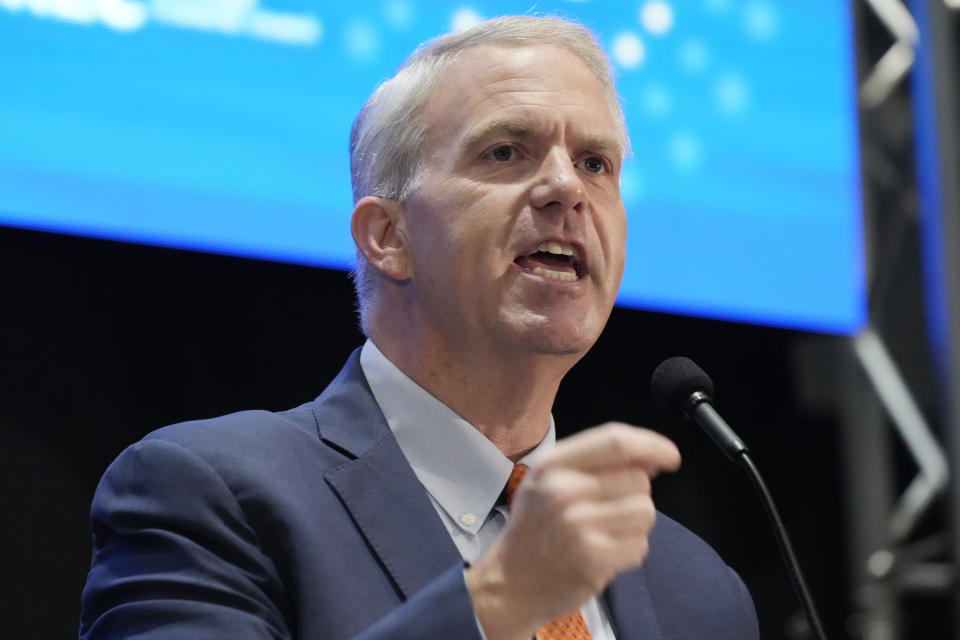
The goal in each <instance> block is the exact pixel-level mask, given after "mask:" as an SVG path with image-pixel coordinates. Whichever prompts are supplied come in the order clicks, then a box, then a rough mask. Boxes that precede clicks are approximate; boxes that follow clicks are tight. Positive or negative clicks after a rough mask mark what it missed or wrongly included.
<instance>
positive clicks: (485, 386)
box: [371, 330, 578, 462]
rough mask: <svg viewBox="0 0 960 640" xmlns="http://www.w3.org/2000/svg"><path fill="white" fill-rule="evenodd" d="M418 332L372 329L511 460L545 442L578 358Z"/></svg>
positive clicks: (406, 368) (407, 370) (406, 369)
mask: <svg viewBox="0 0 960 640" xmlns="http://www.w3.org/2000/svg"><path fill="white" fill-rule="evenodd" d="M415 335H416V334H415V333H409V334H408V333H405V332H402V331H393V332H378V331H373V330H372V331H371V339H372V340H373V341H374V343H375V344H376V345H377V348H379V349H380V351H381V352H382V353H383V354H384V356H386V357H387V359H388V360H390V361H391V362H392V363H393V364H394V365H396V367H397V368H398V369H400V370H401V371H402V372H403V373H404V374H406V375H407V376H408V377H410V379H412V380H413V381H414V382H416V383H417V384H418V385H420V386H421V387H423V388H424V389H426V390H427V392H429V393H430V394H431V395H432V396H433V397H435V398H437V399H438V400H440V401H441V402H443V403H444V404H445V405H447V406H448V407H450V408H451V409H452V410H453V411H455V412H456V413H457V414H458V415H459V416H460V417H462V418H463V419H464V420H466V421H467V422H469V423H470V424H471V425H473V426H474V428H476V429H477V430H478V431H480V432H481V433H482V434H483V435H484V436H486V438H487V439H488V440H490V441H491V442H492V443H493V444H494V445H496V447H497V448H498V449H500V451H501V452H502V453H503V454H504V455H505V456H506V457H507V458H509V459H510V460H513V461H514V462H516V461H517V460H519V459H520V458H522V457H523V456H524V455H525V454H526V453H528V452H529V451H531V450H532V449H533V448H534V447H536V446H537V444H539V443H540V441H541V440H542V439H543V437H544V435H546V433H547V430H548V429H549V427H550V409H551V407H552V406H553V401H554V398H555V397H556V395H557V389H558V387H559V386H560V381H561V380H562V379H563V376H564V375H565V374H566V372H567V371H568V370H569V369H570V367H571V366H573V363H574V362H576V360H577V359H578V358H577V357H576V356H571V355H553V354H541V353H529V352H508V353H499V354H496V355H491V353H489V351H476V352H463V351H462V350H460V351H454V350H451V349H448V348H444V346H442V345H438V344H436V343H432V342H430V341H424V340H417V339H415V338H414V337H413V336H415Z"/></svg>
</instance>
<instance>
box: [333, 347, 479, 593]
mask: <svg viewBox="0 0 960 640" xmlns="http://www.w3.org/2000/svg"><path fill="white" fill-rule="evenodd" d="M314 416H315V417H316V419H317V426H318V430H319V434H320V437H321V439H322V440H324V441H326V442H328V443H329V444H331V445H333V446H335V447H337V448H338V449H340V450H341V451H344V452H345V453H346V454H347V455H349V456H355V459H353V460H351V461H349V462H346V463H344V464H342V465H340V466H338V467H335V468H333V469H331V470H330V471H328V472H327V473H326V475H325V479H326V481H327V483H328V484H329V485H330V487H331V488H332V489H333V490H334V491H335V492H336V493H337V494H338V495H339V496H340V499H341V500H342V501H343V504H344V505H345V507H346V509H347V510H348V511H349V512H350V515H351V517H352V518H353V520H354V522H355V523H356V525H357V527H358V528H359V529H360V531H361V532H362V534H363V536H364V537H365V538H366V539H367V541H368V542H369V543H370V547H371V549H373V552H374V553H375V554H376V555H377V556H378V558H379V560H380V562H381V564H382V565H383V566H384V567H386V570H387V571H388V572H389V574H390V576H391V578H392V579H393V581H394V583H395V584H396V585H397V587H398V589H399V590H400V591H401V593H403V596H404V598H409V597H410V596H412V595H413V594H414V593H416V592H417V591H419V590H420V589H421V588H422V587H424V586H425V585H426V584H427V583H429V582H430V581H432V580H433V579H434V578H436V577H437V576H438V575H440V574H441V573H443V571H445V570H447V569H449V568H450V566H451V565H453V564H457V563H460V562H462V559H461V557H460V553H459V552H458V551H457V548H456V546H455V545H454V544H453V541H452V540H451V539H450V535H449V534H448V533H447V530H446V528H445V527H444V526H443V523H442V522H441V521H440V518H439V516H438V515H437V512H436V510H435V509H434V507H433V505H432V504H431V503H430V499H429V498H428V497H427V493H426V491H425V490H424V488H423V486H422V485H421V484H420V481H419V480H417V477H416V475H415V474H414V473H413V469H411V468H410V465H409V463H407V459H406V458H405V457H404V455H403V452H402V451H401V450H400V446H399V445H398V444H397V441H396V439H395V438H394V437H393V433H392V432H391V431H390V427H389V426H388V425H387V423H386V420H385V419H384V417H383V414H382V413H381V411H380V407H379V406H378V405H377V403H376V401H375V400H374V398H373V394H372V393H371V392H370V388H369V386H368V385H367V382H366V378H364V376H363V371H362V369H361V368H360V363H359V351H355V352H354V353H353V355H352V356H351V357H350V359H349V360H348V361H347V364H346V365H345V366H344V368H343V370H342V371H341V372H340V375H338V376H337V378H336V379H335V380H334V381H333V382H332V383H331V384H330V386H329V387H327V389H326V391H324V393H323V395H321V396H320V397H319V398H318V399H317V400H316V401H315V403H314Z"/></svg>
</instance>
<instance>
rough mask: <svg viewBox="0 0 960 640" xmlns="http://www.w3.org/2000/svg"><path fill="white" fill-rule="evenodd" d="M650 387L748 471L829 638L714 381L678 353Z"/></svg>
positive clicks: (796, 582) (817, 627) (807, 606)
mask: <svg viewBox="0 0 960 640" xmlns="http://www.w3.org/2000/svg"><path fill="white" fill-rule="evenodd" d="M650 386H651V388H652V390H653V396H654V397H655V398H656V399H657V402H658V403H659V404H660V406H661V407H662V408H663V410H664V411H665V412H666V413H668V414H670V415H673V416H677V415H679V416H683V417H686V418H687V419H689V420H691V421H692V422H695V423H697V424H698V425H700V427H701V428H702V429H703V430H704V431H706V432H707V435H708V436H710V439H711V440H713V441H714V443H716V445H717V446H718V447H720V449H721V450H722V451H723V452H724V453H725V454H726V455H727V457H728V458H730V460H732V461H733V462H736V463H737V464H739V465H740V466H741V467H742V468H743V469H744V471H746V473H747V477H749V478H750V482H751V483H752V484H753V486H754V488H755V489H756V490H757V492H758V493H759V494H760V501H761V503H762V504H763V508H764V511H765V512H766V514H767V518H768V519H769V520H770V526H771V527H773V533H774V537H775V538H776V540H777V546H779V547H780V555H781V556H782V557H783V561H784V564H786V566H787V573H788V574H789V575H790V582H791V583H792V584H793V590H794V592H795V593H796V595H797V599H798V600H799V601H800V605H801V607H803V611H804V613H805V614H806V617H807V622H808V623H809V624H810V629H811V630H812V631H813V634H814V636H815V637H816V638H818V639H819V640H826V637H827V636H826V634H825V633H824V631H823V626H822V625H821V624H820V616H819V615H818V614H817V608H816V606H815V605H814V603H813V598H812V597H811V596H810V591H809V590H808V589H807V585H806V582H805V581H804V579H803V574H802V573H801V571H800V563H799V562H797V558H796V556H795V555H794V553H793V547H792V546H791V545H790V539H789V538H788V537H787V530H786V528H785V527H784V526H783V522H782V521H781V520H780V514H779V513H778V512H777V507H776V505H775V504H774V503H773V497H772V496H771V495H770V491H769V490H768V489H767V485H766V483H764V481H763V478H762V477H761V476H760V471H759V470H758V469H757V467H756V466H755V465H754V464H753V460H751V459H750V452H749V451H748V450H747V445H746V444H744V442H743V440H741V439H740V437H739V436H737V434H736V433H735V432H734V431H733V429H732V428H731V427H730V425H728V424H727V422H726V421H725V420H724V419H723V418H722V417H721V416H720V414H719V413H717V410H716V409H714V408H713V399H712V396H713V381H712V380H710V377H709V376H708V375H707V374H706V373H704V371H703V369H701V368H700V367H698V366H697V365H696V363H694V362H693V360H690V359H689V358H684V357H683V356H678V357H674V358H669V359H667V360H664V361H663V362H661V363H660V366H658V367H657V368H656V370H655V371H654V372H653V378H652V379H651V382H650Z"/></svg>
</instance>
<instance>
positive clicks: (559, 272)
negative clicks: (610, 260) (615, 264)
mask: <svg viewBox="0 0 960 640" xmlns="http://www.w3.org/2000/svg"><path fill="white" fill-rule="evenodd" d="M514 262H515V263H517V264H518V265H519V266H520V267H522V268H524V269H526V270H527V271H530V272H531V273H534V274H536V275H538V276H542V277H544V278H548V279H551V280H560V281H562V282H576V281H577V280H579V279H580V278H582V277H583V276H585V275H586V268H585V266H584V265H583V263H582V262H581V259H580V254H579V251H577V248H576V247H575V246H574V245H572V244H567V243H565V242H556V241H552V240H551V241H549V242H541V243H540V244H539V245H538V246H537V248H536V249H535V250H534V251H531V252H530V253H527V254H525V255H522V256H519V257H518V258H517V259H516V260H514Z"/></svg>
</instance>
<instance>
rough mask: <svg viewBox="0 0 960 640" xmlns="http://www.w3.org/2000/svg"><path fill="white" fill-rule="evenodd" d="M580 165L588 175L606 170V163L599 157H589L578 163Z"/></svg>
mask: <svg viewBox="0 0 960 640" xmlns="http://www.w3.org/2000/svg"><path fill="white" fill-rule="evenodd" d="M580 165H581V166H582V167H583V168H584V169H585V170H586V171H588V172H590V173H603V172H604V171H606V169H607V161H606V160H604V159H603V158H601V157H600V156H589V157H587V158H584V159H583V160H581V161H580Z"/></svg>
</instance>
